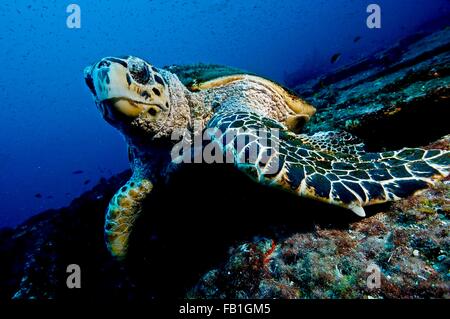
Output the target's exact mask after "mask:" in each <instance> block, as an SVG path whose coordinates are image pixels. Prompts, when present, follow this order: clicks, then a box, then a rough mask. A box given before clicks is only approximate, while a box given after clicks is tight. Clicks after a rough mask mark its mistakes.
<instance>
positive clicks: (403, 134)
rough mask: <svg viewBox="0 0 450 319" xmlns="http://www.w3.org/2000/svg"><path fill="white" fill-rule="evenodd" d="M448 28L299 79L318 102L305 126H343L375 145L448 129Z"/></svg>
mask: <svg viewBox="0 0 450 319" xmlns="http://www.w3.org/2000/svg"><path fill="white" fill-rule="evenodd" d="M449 84H450V28H449V27H447V28H445V29H443V30H441V31H439V32H435V33H433V34H418V35H414V36H411V37H409V38H408V39H405V40H403V41H400V42H399V43H398V44H397V45H395V46H394V47H392V48H389V49H387V50H384V51H382V52H379V53H377V54H375V55H374V56H372V57H368V58H364V59H362V60H360V61H359V62H356V63H354V64H352V65H349V66H344V67H342V68H340V69H338V70H337V71H335V72H333V73H331V74H327V75H324V76H321V77H319V78H317V79H313V80H310V81H308V82H306V83H302V84H298V85H297V86H296V87H295V89H294V91H296V92H297V93H298V94H299V95H300V96H302V97H303V98H305V100H307V101H308V102H309V103H311V104H312V105H314V106H316V107H317V109H318V111H317V114H316V115H315V116H314V117H313V118H312V119H311V121H310V122H309V123H308V125H307V126H306V132H308V133H312V132H316V131H324V130H333V129H343V130H346V131H349V132H351V133H354V134H355V135H357V136H359V137H361V138H363V139H364V140H365V142H366V144H367V145H368V146H369V148H371V149H374V150H379V149H382V148H385V149H394V148H399V147H404V146H418V145H426V144H428V143H430V142H432V141H434V140H436V139H438V138H440V137H441V136H443V135H445V134H448V133H449V132H448V126H447V125H446V123H445V122H446V119H448V118H449V117H450V111H449V108H448V101H449V97H450V85H449Z"/></svg>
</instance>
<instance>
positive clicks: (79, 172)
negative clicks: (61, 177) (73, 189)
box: [72, 169, 84, 175]
mask: <svg viewBox="0 0 450 319" xmlns="http://www.w3.org/2000/svg"><path fill="white" fill-rule="evenodd" d="M83 173H84V171H82V170H81V169H79V170H76V171H73V172H72V174H73V175H80V174H83Z"/></svg>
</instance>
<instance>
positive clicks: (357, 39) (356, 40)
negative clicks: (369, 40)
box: [353, 35, 361, 43]
mask: <svg viewBox="0 0 450 319" xmlns="http://www.w3.org/2000/svg"><path fill="white" fill-rule="evenodd" d="M359 40H361V37H360V36H359V35H358V36H357V37H355V38H354V39H353V42H354V43H356V42H358V41H359Z"/></svg>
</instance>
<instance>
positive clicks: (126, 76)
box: [84, 56, 171, 135]
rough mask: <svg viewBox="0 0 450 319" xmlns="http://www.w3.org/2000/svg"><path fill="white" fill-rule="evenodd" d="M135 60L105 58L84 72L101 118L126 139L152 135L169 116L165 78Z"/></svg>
mask: <svg viewBox="0 0 450 319" xmlns="http://www.w3.org/2000/svg"><path fill="white" fill-rule="evenodd" d="M161 71H162V70H158V69H157V68H155V67H154V66H152V65H150V64H149V63H147V62H146V61H144V60H142V59H139V58H136V57H132V56H129V57H122V58H115V57H107V58H103V59H101V60H100V61H99V62H97V63H95V64H93V65H91V66H88V67H86V68H85V70H84V77H85V81H86V84H87V86H88V87H89V89H90V91H91V92H92V94H93V95H94V100H95V102H96V104H97V107H98V109H99V110H100V112H101V113H102V116H103V118H104V119H105V120H106V121H107V122H108V123H110V124H111V125H112V126H114V127H116V128H118V129H119V130H120V131H122V132H123V133H124V134H125V135H132V134H136V133H137V134H141V133H142V132H141V131H142V130H144V131H145V132H146V133H149V134H150V135H155V134H157V132H158V131H159V130H161V128H162V127H163V126H164V124H165V123H166V121H167V119H168V117H169V114H170V104H171V103H170V94H169V89H168V85H167V80H166V79H165V76H164V75H163V74H162V73H161Z"/></svg>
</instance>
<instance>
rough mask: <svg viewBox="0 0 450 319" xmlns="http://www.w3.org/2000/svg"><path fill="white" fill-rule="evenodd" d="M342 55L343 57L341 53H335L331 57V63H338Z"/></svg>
mask: <svg viewBox="0 0 450 319" xmlns="http://www.w3.org/2000/svg"><path fill="white" fill-rule="evenodd" d="M340 57H341V54H340V53H336V54H333V56H332V57H331V59H330V62H331V63H336V62H337V61H338V60H339V58H340Z"/></svg>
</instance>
